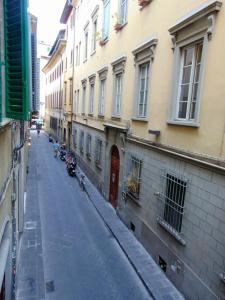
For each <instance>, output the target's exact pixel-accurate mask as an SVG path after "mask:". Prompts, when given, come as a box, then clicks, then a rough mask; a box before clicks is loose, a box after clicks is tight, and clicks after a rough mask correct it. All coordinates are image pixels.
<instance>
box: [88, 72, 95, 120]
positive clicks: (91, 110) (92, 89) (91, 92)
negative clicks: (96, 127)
mask: <svg viewBox="0 0 225 300" xmlns="http://www.w3.org/2000/svg"><path fill="white" fill-rule="evenodd" d="M95 77H96V75H95V74H93V75H91V76H89V86H90V89H89V114H90V115H92V114H93V113H94V92H95Z"/></svg>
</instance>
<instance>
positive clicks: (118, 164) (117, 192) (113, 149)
mask: <svg viewBox="0 0 225 300" xmlns="http://www.w3.org/2000/svg"><path fill="white" fill-rule="evenodd" d="M113 151H115V153H116V155H115V157H116V158H117V169H116V175H115V176H116V179H115V180H116V183H117V185H116V187H115V186H114V188H116V192H115V193H116V197H115V199H112V198H111V195H112V193H111V192H112V188H113V177H112V175H113V169H112V163H113V160H112V159H113ZM110 158H111V159H110V173H109V175H110V176H109V202H110V203H111V205H112V206H113V207H114V208H116V207H117V204H118V194H119V179H120V152H119V148H118V147H117V145H115V144H113V145H112V146H111V149H110Z"/></svg>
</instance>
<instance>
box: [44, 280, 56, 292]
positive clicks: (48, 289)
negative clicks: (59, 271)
mask: <svg viewBox="0 0 225 300" xmlns="http://www.w3.org/2000/svg"><path fill="white" fill-rule="evenodd" d="M45 286H46V292H47V293H51V292H54V290H55V285H54V281H53V280H51V281H47V282H46V283H45Z"/></svg>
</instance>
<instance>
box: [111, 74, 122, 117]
mask: <svg viewBox="0 0 225 300" xmlns="http://www.w3.org/2000/svg"><path fill="white" fill-rule="evenodd" d="M121 96H122V73H119V74H116V79H115V98H114V107H113V115H115V116H120V112H121Z"/></svg>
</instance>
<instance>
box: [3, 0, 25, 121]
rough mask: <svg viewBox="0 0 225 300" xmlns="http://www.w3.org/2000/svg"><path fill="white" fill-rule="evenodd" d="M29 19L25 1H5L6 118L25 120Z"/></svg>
mask: <svg viewBox="0 0 225 300" xmlns="http://www.w3.org/2000/svg"><path fill="white" fill-rule="evenodd" d="M27 23H28V18H27V1H26V0H5V1H4V25H5V26H4V29H5V70H6V117H8V118H12V119H17V120H27V119H28V106H29V105H28V101H29V81H28V70H29V67H28V57H29V53H28V24H27Z"/></svg>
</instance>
